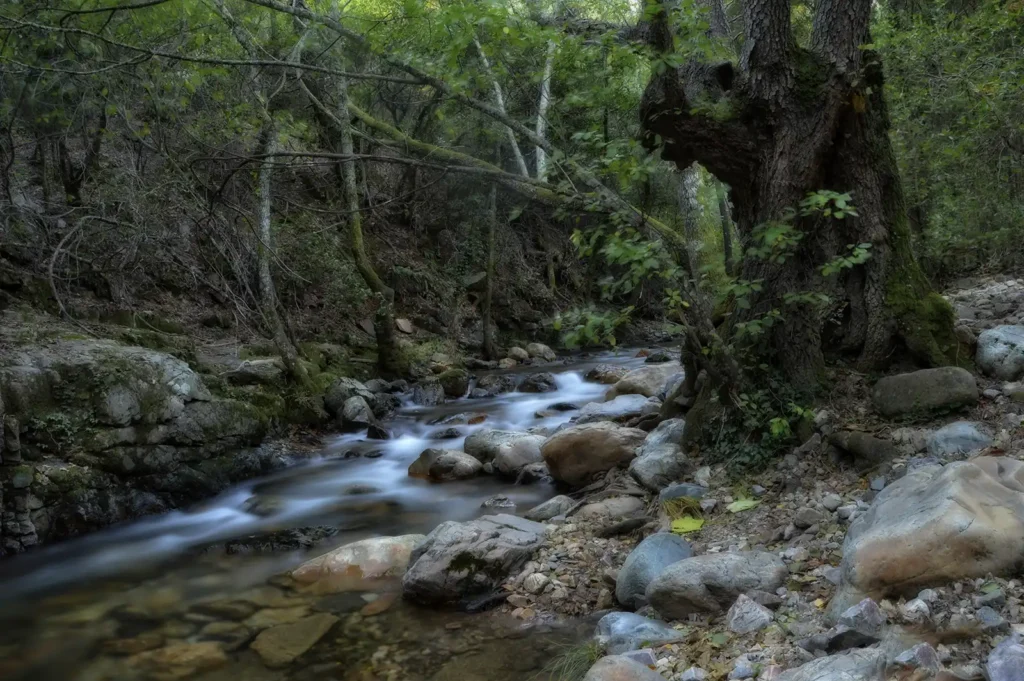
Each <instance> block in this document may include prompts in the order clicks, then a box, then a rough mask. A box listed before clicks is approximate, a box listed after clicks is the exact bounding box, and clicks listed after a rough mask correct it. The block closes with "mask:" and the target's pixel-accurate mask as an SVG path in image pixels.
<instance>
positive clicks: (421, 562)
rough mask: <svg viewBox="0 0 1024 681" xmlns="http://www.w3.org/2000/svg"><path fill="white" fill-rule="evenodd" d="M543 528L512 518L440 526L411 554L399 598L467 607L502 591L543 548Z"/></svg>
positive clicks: (483, 517) (430, 603) (492, 518)
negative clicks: (479, 598)
mask: <svg viewBox="0 0 1024 681" xmlns="http://www.w3.org/2000/svg"><path fill="white" fill-rule="evenodd" d="M544 533H545V527H544V526H543V525H541V524H540V523H537V522H533V521H532V520H526V519H525V518H518V517H516V516H512V515H505V514H499V515H487V516H482V517H480V518H477V519H476V520H471V521H469V522H464V523H458V522H453V521H447V522H444V523H441V524H440V525H438V526H437V527H436V528H434V530H433V531H432V532H431V533H430V534H428V535H427V538H426V539H425V540H424V541H423V542H422V543H421V544H420V545H419V546H417V547H416V549H414V550H413V553H412V558H411V561H410V565H409V569H408V570H407V571H406V573H405V576H404V577H403V578H402V593H403V595H404V596H405V597H406V598H408V599H409V600H411V601H414V602H417V603H422V604H425V605H466V604H468V603H470V602H472V601H473V600H474V599H476V598H478V597H480V596H489V595H491V594H493V593H494V592H496V591H497V590H498V589H500V587H501V584H502V583H503V582H504V581H505V579H507V578H508V576H509V575H511V574H513V573H515V572H516V571H517V570H519V569H520V568H522V566H523V565H524V564H525V563H526V561H527V560H529V559H530V556H532V555H533V554H534V552H535V551H537V549H539V548H540V547H541V545H542V544H543V543H544Z"/></svg>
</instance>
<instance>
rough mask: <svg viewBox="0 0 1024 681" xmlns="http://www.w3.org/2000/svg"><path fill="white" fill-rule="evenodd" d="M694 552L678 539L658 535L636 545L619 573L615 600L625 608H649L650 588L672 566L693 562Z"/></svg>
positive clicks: (660, 533)
mask: <svg viewBox="0 0 1024 681" xmlns="http://www.w3.org/2000/svg"><path fill="white" fill-rule="evenodd" d="M692 556H693V549H691V548H690V544H689V543H688V542H687V541H686V540H685V539H683V538H682V537H680V536H679V535H676V534H672V533H671V532H657V533H655V534H652V535H651V536H649V537H647V538H646V539H644V540H643V541H642V542H640V543H639V544H637V546H636V548H634V549H633V550H632V551H631V552H630V553H629V555H628V556H627V557H626V561H625V562H624V563H623V564H622V568H621V569H620V570H619V578H618V579H617V580H616V582H615V598H616V600H618V601H619V603H621V604H622V606H623V607H626V608H630V609H636V608H639V607H640V606H642V605H646V603H647V601H646V597H645V594H646V592H647V587H648V586H650V583H651V582H652V581H654V578H655V577H657V576H658V575H660V574H661V573H662V571H663V570H664V569H665V568H667V567H668V566H669V565H671V564H672V563H676V562H678V561H680V560H684V559H686V558H690V557H692Z"/></svg>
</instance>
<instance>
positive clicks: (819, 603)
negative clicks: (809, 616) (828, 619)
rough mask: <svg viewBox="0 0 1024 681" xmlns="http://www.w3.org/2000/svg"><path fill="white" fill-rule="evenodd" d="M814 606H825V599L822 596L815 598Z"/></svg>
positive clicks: (819, 607)
mask: <svg viewBox="0 0 1024 681" xmlns="http://www.w3.org/2000/svg"><path fill="white" fill-rule="evenodd" d="M814 607H816V608H818V609H819V610H820V609H821V608H824V607H825V599H824V598H817V599H815V601H814Z"/></svg>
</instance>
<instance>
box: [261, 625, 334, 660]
mask: <svg viewBox="0 0 1024 681" xmlns="http://www.w3.org/2000/svg"><path fill="white" fill-rule="evenodd" d="M337 621H338V618H337V617H335V616H334V615H329V614H327V613H318V614H316V615H311V616H310V617H307V618H305V619H301V620H299V621H298V622H294V623H292V624H281V625H278V626H276V627H271V628H269V629H264V630H263V631H261V632H260V635H259V636H257V637H256V640H255V641H253V642H252V645H251V646H250V647H251V648H252V649H253V650H254V651H255V652H256V654H257V655H259V656H260V660H262V661H263V664H265V665H267V666H268V667H272V668H274V667H284V666H287V665H288V664H291V663H292V662H294V661H295V659H296V658H297V657H299V656H300V655H302V654H303V653H305V652H306V651H307V650H309V649H310V648H312V647H313V646H314V645H316V643H317V641H319V640H320V639H321V638H323V637H324V635H325V634H326V633H327V632H328V631H330V630H331V627H333V626H334V625H335V623H337Z"/></svg>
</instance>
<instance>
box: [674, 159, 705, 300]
mask: <svg viewBox="0 0 1024 681" xmlns="http://www.w3.org/2000/svg"><path fill="white" fill-rule="evenodd" d="M699 190H700V170H699V169H698V168H697V165H696V164H693V165H691V166H690V167H688V168H686V169H684V170H682V171H681V172H680V173H679V182H678V185H677V191H678V201H679V213H680V215H681V216H682V218H683V235H684V236H685V237H686V260H687V264H688V265H689V268H690V276H691V277H693V279H694V282H695V283H696V281H697V275H698V273H699V272H700V259H699V258H698V256H697V253H698V251H699V250H700V231H699V229H698V226H699V220H700V214H701V206H700V200H699V199H698V198H697V193H698V191H699Z"/></svg>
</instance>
